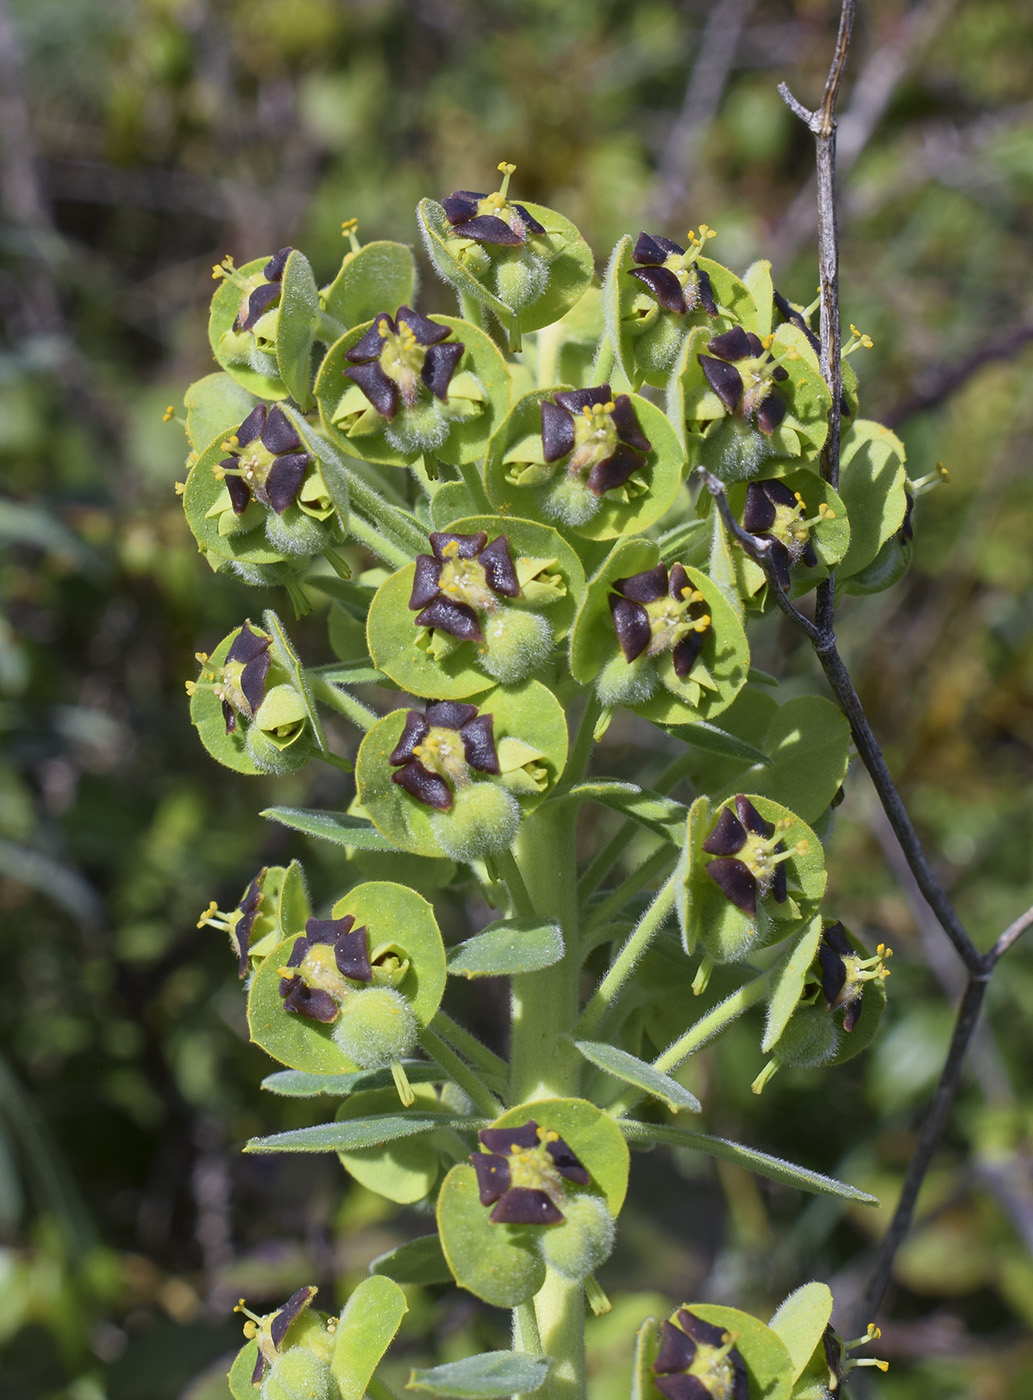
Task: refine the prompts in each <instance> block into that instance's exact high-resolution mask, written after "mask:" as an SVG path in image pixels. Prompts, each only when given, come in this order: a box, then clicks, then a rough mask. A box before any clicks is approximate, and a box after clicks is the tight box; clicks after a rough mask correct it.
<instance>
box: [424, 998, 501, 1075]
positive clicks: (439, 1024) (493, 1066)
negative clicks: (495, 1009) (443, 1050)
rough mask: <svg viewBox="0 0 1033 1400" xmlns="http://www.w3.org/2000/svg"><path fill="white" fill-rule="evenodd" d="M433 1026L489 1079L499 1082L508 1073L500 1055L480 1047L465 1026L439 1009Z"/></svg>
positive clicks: (485, 1047)
mask: <svg viewBox="0 0 1033 1400" xmlns="http://www.w3.org/2000/svg"><path fill="white" fill-rule="evenodd" d="M433 1026H434V1029H435V1030H436V1031H437V1032H438V1034H439V1035H442V1036H444V1037H446V1038H447V1039H448V1040H449V1041H450V1042H451V1044H452V1046H453V1047H454V1048H455V1049H456V1050H458V1051H459V1053H460V1054H461V1055H465V1056H466V1058H467V1059H468V1060H469V1061H470V1062H471V1064H475V1065H477V1066H478V1067H479V1068H480V1069H481V1070H483V1072H484V1073H485V1074H487V1075H488V1076H489V1077H490V1078H492V1079H500V1080H501V1079H504V1078H505V1076H506V1074H507V1073H508V1072H509V1066H508V1065H507V1064H506V1062H505V1060H504V1059H502V1057H501V1056H500V1055H496V1054H495V1052H494V1050H489V1049H488V1047H487V1046H486V1045H482V1044H481V1042H480V1041H479V1040H478V1039H477V1037H476V1036H473V1035H471V1034H470V1032H469V1031H468V1030H467V1029H466V1027H465V1026H461V1025H460V1024H459V1022H458V1021H453V1020H452V1017H451V1016H449V1015H448V1014H447V1013H446V1012H444V1011H442V1010H441V1008H440V1007H439V1008H438V1011H437V1014H436V1015H435V1017H434V1021H433Z"/></svg>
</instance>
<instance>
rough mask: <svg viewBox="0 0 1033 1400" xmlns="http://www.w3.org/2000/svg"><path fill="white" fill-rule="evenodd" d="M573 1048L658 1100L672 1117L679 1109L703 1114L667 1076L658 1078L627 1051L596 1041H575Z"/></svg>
mask: <svg viewBox="0 0 1033 1400" xmlns="http://www.w3.org/2000/svg"><path fill="white" fill-rule="evenodd" d="M574 1044H575V1045H576V1046H577V1048H578V1050H579V1051H580V1052H581V1054H582V1055H583V1056H584V1057H585V1059H586V1060H587V1061H588V1062H589V1064H593V1065H595V1066H596V1068H598V1069H602V1070H605V1071H606V1073H607V1074H612V1075H613V1077H614V1078H615V1079H619V1080H621V1081H622V1082H623V1083H625V1084H631V1085H633V1086H634V1088H636V1089H641V1090H642V1091H643V1093H646V1094H650V1095H651V1096H652V1097H653V1098H655V1099H659V1100H660V1101H661V1102H662V1103H665V1104H666V1105H667V1107H668V1108H669V1109H670V1110H671V1111H672V1113H677V1111H678V1110H679V1109H687V1110H688V1111H689V1112H690V1113H700V1112H701V1111H702V1104H701V1103H700V1101H699V1099H697V1098H696V1095H695V1094H693V1093H691V1092H690V1091H689V1090H688V1089H686V1088H685V1087H684V1085H682V1084H679V1083H678V1081H677V1080H676V1079H672V1078H671V1077H670V1076H669V1075H667V1074H661V1073H660V1071H659V1070H657V1069H654V1068H653V1066H652V1065H649V1064H646V1062H645V1061H644V1060H639V1059H637V1058H636V1057H635V1056H634V1055H630V1054H629V1053H628V1052H627V1050H620V1049H618V1048H617V1046H616V1045H607V1044H605V1043H604V1042H603V1041H599V1040H575V1041H574Z"/></svg>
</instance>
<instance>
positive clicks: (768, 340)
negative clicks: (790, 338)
mask: <svg viewBox="0 0 1033 1400" xmlns="http://www.w3.org/2000/svg"><path fill="white" fill-rule="evenodd" d="M760 343H761V345H763V347H764V349H765V350H770V349H771V347H772V345H774V343H775V333H774V331H769V332H768V334H767V335H762V336H761V338H760Z"/></svg>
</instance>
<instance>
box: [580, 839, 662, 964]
mask: <svg viewBox="0 0 1033 1400" xmlns="http://www.w3.org/2000/svg"><path fill="white" fill-rule="evenodd" d="M676 859H677V852H676V851H675V850H674V848H673V847H672V846H669V845H667V844H666V843H665V844H663V845H661V846H658V847H657V848H656V850H655V851H654V852H653V854H652V855H651V856H648V857H647V858H646V859H645V860H644V861H643V862H642V864H641V865H639V866H638V867H637V868H636V869H635V870H633V871H632V872H631V874H630V875H629V876H628V877H627V879H626V880H624V881H622V883H621V884H619V885H618V886H617V888H616V889H615V890H613V891H611V893H610V894H608V895H607V896H606V898H605V899H604V900H603V901H602V903H601V904H598V905H596V907H595V908H594V909H593V910H592V912H591V915H590V916H589V917H588V918H587V919H585V921H584V924H583V925H582V928H581V937H582V939H583V940H584V939H585V938H587V937H588V936H590V935H591V934H592V933H594V932H595V930H596V929H597V928H599V926H600V925H601V924H605V923H607V922H608V921H609V920H610V919H611V918H612V917H613V915H614V914H618V913H620V911H621V910H622V909H623V908H624V906H625V904H627V902H628V900H629V899H633V898H634V897H635V895H637V894H638V893H639V891H640V890H641V889H642V887H643V886H644V885H648V883H649V881H650V880H651V879H652V878H653V876H654V875H656V874H657V873H658V872H659V871H661V870H663V869H664V867H665V866H667V865H670V864H671V862H672V861H674V860H676Z"/></svg>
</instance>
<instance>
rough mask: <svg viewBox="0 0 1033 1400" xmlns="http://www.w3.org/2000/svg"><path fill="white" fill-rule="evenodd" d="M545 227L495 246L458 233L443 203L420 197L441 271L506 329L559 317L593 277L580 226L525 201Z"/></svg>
mask: <svg viewBox="0 0 1033 1400" xmlns="http://www.w3.org/2000/svg"><path fill="white" fill-rule="evenodd" d="M522 207H523V208H524V209H526V210H527V212H528V213H529V214H530V215H531V216H532V217H533V218H534V219H536V220H537V221H538V222H539V223H540V224H541V225H542V226H543V228H544V230H545V232H544V233H542V234H531V235H529V236H528V238H527V240H526V242H525V243H524V244H523V245H522V246H519V247H495V246H491V245H487V244H483V243H478V242H475V241H473V240H471V239H469V238H464V237H462V236H459V235H457V234H456V232H455V230H454V229H453V227H452V225H451V224H450V223H449V221H448V218H447V217H446V214H445V210H444V208H443V207H442V206H441V205H440V204H438V203H436V202H435V201H434V200H433V199H422V200H420V204H419V207H418V209H417V216H418V218H419V221H420V231H421V233H422V234H423V241H424V244H425V245H426V248H427V253H428V255H429V257H430V259H431V262H432V263H433V264H434V267H435V269H436V271H437V272H438V273H440V275H441V276H442V277H443V278H444V279H445V281H446V282H451V283H452V285H453V286H454V287H455V288H456V290H457V291H458V292H459V293H460V294H463V295H466V296H469V297H473V298H474V299H475V300H476V301H479V302H481V304H482V305H484V306H487V307H489V308H490V309H491V311H492V312H493V313H494V315H495V316H496V317H497V318H498V320H499V322H500V323H501V324H502V325H503V326H504V327H505V329H506V330H507V331H510V332H511V333H512V332H515V334H516V344H515V346H514V348H515V349H517V348H519V335H520V332H521V331H534V330H537V329H538V328H539V327H540V326H548V325H550V324H551V323H552V322H553V321H558V320H559V318H560V317H561V316H562V315H563V314H564V312H565V311H567V310H569V309H570V307H572V306H573V305H574V303H575V302H576V301H577V300H578V299H579V298H580V297H581V295H582V294H583V292H584V291H585V289H586V287H587V286H588V284H589V283H590V282H591V280H592V271H593V267H592V250H591V249H590V248H589V246H588V244H587V243H586V242H585V240H584V239H583V238H582V237H581V235H580V233H578V231H577V229H576V228H575V227H574V225H573V224H572V223H571V222H570V220H569V219H565V218H564V217H563V215H562V214H558V213H557V212H556V210H555V209H546V208H545V207H544V206H543V205H539V204H530V203H525V204H524V205H523V206H522Z"/></svg>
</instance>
